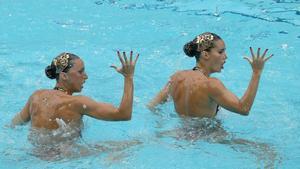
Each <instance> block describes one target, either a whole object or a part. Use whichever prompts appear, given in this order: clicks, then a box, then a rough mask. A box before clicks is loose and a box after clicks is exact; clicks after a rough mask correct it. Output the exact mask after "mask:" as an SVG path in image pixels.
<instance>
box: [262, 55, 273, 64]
mask: <svg viewBox="0 0 300 169" xmlns="http://www.w3.org/2000/svg"><path fill="white" fill-rule="evenodd" d="M272 56H273V54H272V55H270V56H269V57H267V58H265V59H264V61H265V62H266V61H267V60H269V59H271V57H272Z"/></svg>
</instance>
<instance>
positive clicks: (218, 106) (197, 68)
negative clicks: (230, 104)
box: [192, 66, 221, 115]
mask: <svg viewBox="0 0 300 169" xmlns="http://www.w3.org/2000/svg"><path fill="white" fill-rule="evenodd" d="M192 70H193V71H195V70H199V67H197V66H195V67H194V68H193V69H192ZM220 109H221V107H220V105H217V108H216V115H217V114H218V112H219V111H220Z"/></svg>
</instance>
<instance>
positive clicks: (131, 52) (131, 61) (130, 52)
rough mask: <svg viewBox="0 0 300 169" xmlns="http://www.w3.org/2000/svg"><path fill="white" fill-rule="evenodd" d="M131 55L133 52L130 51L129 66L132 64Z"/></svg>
mask: <svg viewBox="0 0 300 169" xmlns="http://www.w3.org/2000/svg"><path fill="white" fill-rule="evenodd" d="M132 54H133V52H132V51H130V64H131V63H132Z"/></svg>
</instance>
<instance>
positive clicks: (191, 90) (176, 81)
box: [170, 70, 217, 117]
mask: <svg viewBox="0 0 300 169" xmlns="http://www.w3.org/2000/svg"><path fill="white" fill-rule="evenodd" d="M208 83H209V78H207V77H206V76H204V75H203V74H202V73H201V72H200V71H193V70H184V71H179V72H177V73H175V74H174V75H173V76H172V77H171V81H170V85H171V86H170V94H171V96H172V98H173V101H174V104H175V109H176V111H177V112H178V113H179V114H180V115H188V116H195V117H213V116H215V114H216V107H217V104H216V103H215V102H213V100H212V99H210V97H209V93H208Z"/></svg>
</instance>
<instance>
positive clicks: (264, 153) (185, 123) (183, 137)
mask: <svg viewBox="0 0 300 169" xmlns="http://www.w3.org/2000/svg"><path fill="white" fill-rule="evenodd" d="M160 126H161V124H160ZM156 136H157V137H158V138H159V139H161V138H164V137H171V138H173V139H176V140H178V141H188V142H189V143H195V142H198V141H205V142H208V143H211V144H222V145H226V146H229V147H230V148H231V149H232V150H234V151H236V152H241V153H247V154H250V155H253V156H254V158H255V159H256V162H257V165H258V167H259V166H263V168H268V169H270V168H276V165H278V164H280V163H281V157H280V156H279V154H278V153H277V151H276V149H275V147H274V146H272V145H271V144H269V143H263V142H258V141H253V140H247V139H243V138H237V137H235V135H234V133H230V132H227V131H226V130H225V129H224V128H223V127H222V123H221V121H220V120H218V119H208V118H186V117H185V118H182V119H181V121H180V124H179V125H177V127H176V128H175V129H171V130H165V131H158V132H157V133H156Z"/></svg>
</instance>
